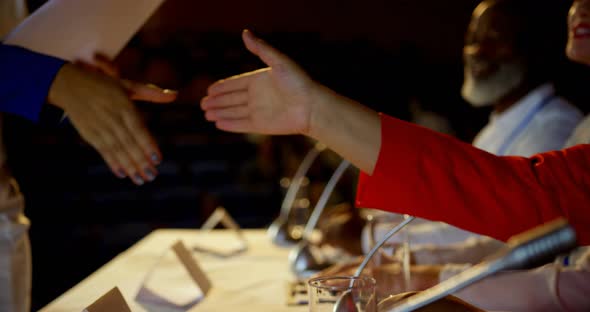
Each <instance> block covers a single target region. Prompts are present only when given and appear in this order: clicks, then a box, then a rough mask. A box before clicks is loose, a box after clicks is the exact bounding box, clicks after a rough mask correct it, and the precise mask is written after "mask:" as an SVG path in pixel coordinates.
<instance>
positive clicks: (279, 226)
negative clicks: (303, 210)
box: [267, 143, 326, 246]
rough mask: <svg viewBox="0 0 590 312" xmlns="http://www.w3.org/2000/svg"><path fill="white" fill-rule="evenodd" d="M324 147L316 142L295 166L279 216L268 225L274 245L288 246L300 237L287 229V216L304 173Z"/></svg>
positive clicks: (269, 234)
mask: <svg viewBox="0 0 590 312" xmlns="http://www.w3.org/2000/svg"><path fill="white" fill-rule="evenodd" d="M324 149H326V146H325V145H324V144H321V143H317V144H316V145H315V146H314V147H313V148H312V149H310V150H309V152H307V154H306V155H305V157H304V158H303V161H302V162H301V164H300V165H299V168H297V171H296V172H295V176H293V179H292V180H291V184H290V185H289V188H288V189H287V193H286V194H285V198H284V199H283V202H282V204H281V212H280V214H279V217H278V218H277V219H275V220H274V221H273V222H272V224H271V225H270V226H269V227H268V231H267V233H268V236H269V237H270V239H271V240H272V242H273V243H274V244H275V245H278V246H290V245H293V244H294V243H295V242H297V241H298V240H299V239H300V237H296V236H294V235H293V233H292V232H291V231H290V230H289V222H288V221H289V216H290V214H291V209H292V207H293V203H294V202H295V199H296V198H297V193H298V192H299V189H300V188H301V184H302V182H303V180H304V179H305V175H306V174H307V172H308V171H309V168H310V167H311V165H312V164H313V162H314V160H315V159H316V158H317V157H318V155H319V154H320V153H321V152H322V151H323V150H324Z"/></svg>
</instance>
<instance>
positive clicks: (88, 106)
mask: <svg viewBox="0 0 590 312" xmlns="http://www.w3.org/2000/svg"><path fill="white" fill-rule="evenodd" d="M0 62H1V63H2V65H3V66H4V65H6V67H1V68H2V74H1V75H2V84H1V86H0V110H3V111H5V112H9V113H14V114H18V115H21V116H23V117H26V118H28V119H30V120H33V121H36V120H37V119H38V115H39V113H40V111H41V108H42V106H43V105H44V103H46V102H49V103H50V104H52V105H55V106H57V107H59V108H61V109H63V110H64V111H65V112H66V114H67V115H68V116H69V118H70V120H71V121H72V124H73V125H74V127H75V128H76V130H78V132H79V133H80V135H81V136H82V138H83V139H84V140H86V141H87V142H88V143H90V145H92V146H93V147H94V148H95V149H96V150H97V151H99V153H100V154H101V156H102V157H103V159H104V160H105V161H106V162H107V164H108V165H109V167H110V168H111V170H112V171H113V173H115V174H116V175H117V176H119V177H125V176H127V177H130V178H131V179H132V180H133V182H134V183H136V184H143V183H144V182H145V181H151V180H153V179H154V178H155V176H156V174H157V171H156V170H155V165H156V164H158V163H159V162H160V160H161V153H160V151H159V149H158V147H157V145H156V144H155V141H154V140H153V138H152V136H151V135H150V134H149V132H148V131H147V129H146V128H145V126H144V124H143V121H142V120H141V118H140V116H139V113H138V111H137V110H136V109H135V107H134V105H133V103H132V102H131V100H130V98H132V99H139V100H145V101H152V102H159V103H166V102H170V101H173V100H174V99H175V98H176V94H175V93H172V92H167V91H166V90H161V89H158V88H155V87H151V86H148V85H144V84H138V83H134V82H130V81H124V80H120V79H118V78H117V77H110V76H108V75H105V74H103V73H99V72H96V71H91V70H88V69H86V68H82V67H80V66H77V65H74V64H71V63H67V62H64V61H62V60H59V59H56V58H53V57H50V56H46V55H43V54H39V53H36V52H32V51H29V50H26V49H23V48H19V47H14V46H8V45H0Z"/></svg>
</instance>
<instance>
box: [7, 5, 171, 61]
mask: <svg viewBox="0 0 590 312" xmlns="http://www.w3.org/2000/svg"><path fill="white" fill-rule="evenodd" d="M163 1H164V0H124V1H122V0H50V1H49V2H47V3H46V4H45V5H43V6H42V7H41V8H39V9H38V10H37V11H36V12H35V13H34V14H32V15H31V16H29V17H28V18H27V19H26V20H25V21H23V22H22V23H21V24H20V25H19V26H18V27H17V28H16V29H15V30H14V31H13V32H11V33H10V34H9V35H8V37H7V38H6V40H5V41H4V43H6V44H11V45H17V46H21V47H24V48H27V49H30V50H33V51H36V52H39V53H43V54H48V55H51V56H55V57H58V58H61V59H65V60H69V61H75V60H85V61H87V62H92V60H93V56H94V54H95V53H97V52H100V53H103V54H104V55H106V56H108V57H110V58H111V59H113V58H115V57H116V56H117V54H119V52H120V51H121V50H122V49H123V48H124V47H125V45H126V44H127V42H128V41H129V40H130V39H131V37H132V36H133V35H134V34H135V33H136V32H137V31H138V30H139V29H140V28H141V26H142V25H143V24H144V23H145V22H146V21H147V19H148V18H149V17H150V16H151V15H152V14H153V12H154V11H155V10H156V9H157V8H158V7H159V6H160V4H161V3H162V2H163Z"/></svg>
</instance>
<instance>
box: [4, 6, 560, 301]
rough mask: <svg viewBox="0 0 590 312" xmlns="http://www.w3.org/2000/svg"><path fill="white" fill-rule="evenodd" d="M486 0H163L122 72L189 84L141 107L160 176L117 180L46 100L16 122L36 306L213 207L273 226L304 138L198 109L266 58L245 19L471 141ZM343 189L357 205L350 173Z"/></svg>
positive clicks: (127, 53) (317, 63)
mask: <svg viewBox="0 0 590 312" xmlns="http://www.w3.org/2000/svg"><path fill="white" fill-rule="evenodd" d="M42 3H43V1H38V0H37V1H30V8H31V9H34V8H36V7H38V6H39V5H41V4H42ZM477 3H478V2H477V1H474V0H454V1H440V0H423V1H416V0H395V1H391V0H387V1H376V0H365V1H343V0H340V1H334V0H329V1H317V0H316V1H310V0H299V1H261V0H254V1H229V0H218V1H194V0H168V1H167V2H166V3H165V4H164V5H163V6H162V7H161V8H160V9H159V10H158V12H157V13H156V14H155V15H154V16H153V17H152V18H151V19H150V21H149V22H148V23H147V24H146V25H145V27H144V28H143V29H142V30H141V31H140V32H139V33H138V35H137V36H135V37H134V38H133V39H132V40H131V42H130V43H129V45H128V46H127V48H126V49H125V50H124V51H123V52H122V53H121V55H120V56H119V57H118V59H117V60H116V61H117V63H118V64H119V65H120V67H121V69H122V73H123V75H124V76H125V77H128V78H132V79H136V80H139V81H146V82H153V83H156V84H159V85H161V86H163V87H168V88H174V89H178V90H179V91H180V97H179V100H178V101H177V102H175V103H174V104H171V105H166V106H156V105H149V104H141V106H140V107H141V109H142V111H143V112H144V113H145V118H146V121H147V123H148V126H149V128H150V129H151V130H152V131H153V133H154V135H155V136H156V137H157V139H158V142H159V143H160V146H161V149H162V152H163V155H164V163H163V164H162V165H161V166H160V167H159V170H160V175H159V177H158V178H157V179H156V180H155V182H153V183H149V184H147V185H145V186H142V187H136V186H134V185H132V184H131V183H130V182H129V181H127V180H118V179H116V178H115V177H114V176H113V175H112V174H111V173H110V172H109V170H108V168H107V167H106V166H105V165H104V164H103V163H102V160H101V159H100V157H99V156H98V154H97V153H96V152H94V150H92V149H91V148H90V147H89V146H88V145H86V144H84V143H83V142H82V141H81V140H80V139H79V137H78V135H77V134H76V132H75V130H74V129H73V128H72V127H71V125H69V124H68V123H67V121H66V122H61V123H60V122H58V121H59V117H60V112H56V111H52V110H51V109H50V108H49V107H47V108H46V109H45V111H44V115H43V119H42V121H41V123H40V124H37V125H34V124H31V123H29V122H27V121H24V120H21V119H18V118H15V117H11V118H9V120H8V123H7V127H8V128H7V130H6V131H5V135H6V136H7V140H8V153H9V164H10V166H11V168H12V170H13V171H14V174H15V175H16V177H17V179H18V180H19V182H20V184H21V188H22V190H23V192H24V194H25V196H26V201H27V208H26V212H27V215H28V216H29V217H30V219H31V221H32V227H31V231H30V234H31V241H32V248H33V264H34V280H33V285H34V286H33V309H34V310H37V309H39V308H41V307H42V306H44V305H45V304H47V303H48V302H49V301H51V300H53V299H54V298H56V297H57V296H59V295H60V294H62V293H63V292H65V291H66V290H67V289H69V288H70V287H72V286H73V285H75V284H76V283H77V282H79V281H80V280H82V279H83V278H85V277H86V276H88V275H89V274H90V273H92V272H93V271H95V270H96V269H97V268H99V267H100V266H101V265H103V264H104V263H106V262H107V261H108V260H110V259H112V258H113V257H114V256H115V255H117V254H118V253H119V252H121V251H123V250H125V249H126V248H128V247H129V246H131V245H132V244H133V243H135V242H137V241H138V240H139V239H141V238H142V237H143V236H145V235H146V234H148V233H149V232H150V231H152V230H153V229H157V228H162V227H182V228H196V227H198V226H200V225H201V223H202V222H203V220H204V219H205V218H206V217H207V216H208V214H209V213H210V212H211V211H212V209H214V208H215V207H216V206H217V205H224V206H225V207H226V208H227V209H228V210H229V211H230V212H231V214H232V215H233V216H234V217H235V218H236V219H237V220H238V222H239V223H240V224H241V225H242V226H243V227H264V226H267V225H268V224H269V223H270V222H271V221H272V219H273V218H274V217H275V216H276V215H277V213H278V210H279V207H280V202H281V199H282V190H281V187H280V185H279V179H280V178H281V177H283V176H290V175H292V174H293V171H294V168H295V167H296V166H297V165H298V162H299V161H300V158H301V157H302V155H303V154H304V153H305V151H306V150H307V149H308V148H309V146H310V144H309V142H308V141H306V140H304V139H303V138H300V137H289V136H286V137H275V138H267V137H262V138H258V139H257V140H253V139H251V138H248V137H246V136H243V135H238V134H228V133H223V132H220V131H217V130H216V129H214V127H212V125H210V124H208V123H207V122H205V120H204V118H203V114H202V112H201V111H200V109H199V107H198V102H199V100H200V98H201V97H202V96H203V95H204V92H205V89H206V87H207V86H208V85H209V84H210V83H211V82H213V81H215V80H216V79H219V78H223V77H226V76H229V75H234V74H237V73H241V72H243V71H247V70H253V69H257V68H260V67H262V66H263V65H262V64H261V63H260V62H259V61H258V60H257V59H256V58H255V57H253V56H252V55H250V54H249V53H247V51H246V50H245V48H243V45H242V42H241V39H240V33H241V31H242V29H244V28H249V29H251V30H253V31H254V32H256V33H257V34H258V35H260V36H262V37H263V38H264V39H266V40H267V41H269V42H271V43H272V44H274V45H276V46H277V47H278V48H279V49H281V50H283V51H284V52H285V53H287V54H288V55H290V56H292V57H293V58H294V59H295V60H296V61H298V62H299V63H300V64H301V65H302V66H303V67H304V68H305V69H306V70H307V71H308V72H309V73H310V74H311V75H312V76H313V77H314V78H316V79H317V80H319V81H320V82H322V83H324V84H326V85H328V86H330V87H331V88H333V89H335V90H336V91H338V92H340V93H342V94H344V95H346V96H349V97H352V98H354V99H356V100H358V101H361V102H362V103H364V104H366V105H369V106H371V107H373V108H375V109H377V110H379V111H383V112H386V113H388V114H391V115H394V116H397V117H399V118H402V119H406V120H410V119H411V115H410V112H409V108H408V105H409V101H410V99H412V100H413V101H418V102H419V103H420V104H421V106H422V107H423V108H425V109H427V110H430V111H433V112H436V113H439V114H440V115H441V116H444V117H446V118H447V119H448V120H449V121H450V123H451V126H452V127H453V131H454V133H455V134H456V135H457V137H459V138H460V139H462V140H465V141H470V140H471V139H472V138H473V136H474V135H475V133H477V131H478V130H479V129H480V128H481V127H482V126H483V125H484V124H485V122H486V119H487V114H488V113H489V111H486V110H475V109H473V108H471V107H470V106H469V105H467V104H466V103H465V102H464V101H463V100H462V99H461V97H460V93H459V91H460V86H461V83H462V63H461V51H462V44H463V37H464V32H465V30H466V27H467V24H468V21H469V18H470V15H471V11H472V10H473V8H475V6H476V4H477ZM564 23H565V16H564ZM333 166H334V164H333V163H331V162H330V161H329V160H325V161H322V162H320V163H319V164H318V165H316V166H315V167H314V169H313V170H312V172H311V174H310V175H311V178H312V180H317V181H325V180H326V179H327V178H328V177H329V174H330V173H331V170H332V169H331V168H333ZM316 167H317V168H316ZM351 181H353V180H351ZM340 193H341V198H342V200H345V201H352V198H353V196H354V187H353V182H350V183H344V186H341V190H340Z"/></svg>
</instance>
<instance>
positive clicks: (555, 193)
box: [357, 115, 590, 245]
mask: <svg viewBox="0 0 590 312" xmlns="http://www.w3.org/2000/svg"><path fill="white" fill-rule="evenodd" d="M381 132H382V142H381V151H380V153H379V158H378V160H377V164H376V167H375V170H374V172H373V175H372V176H369V175H367V174H364V173H363V174H361V177H360V179H359V185H358V192H357V206H359V207H367V208H376V209H381V210H387V211H392V212H398V213H407V214H410V215H413V216H417V217H422V218H426V219H431V220H438V221H444V222H447V223H449V224H452V225H455V226H457V227H460V228H463V229H466V230H468V231H472V232H476V233H480V234H484V235H488V236H491V237H494V238H496V239H500V240H504V241H505V240H507V239H508V238H509V237H510V236H512V235H515V234H518V233H520V232H523V231H525V230H528V229H530V228H532V227H534V226H537V225H539V224H542V223H544V222H547V221H551V220H553V219H554V218H557V217H559V216H563V217H566V218H567V219H568V220H569V222H570V224H571V225H572V226H573V227H574V228H575V229H576V232H577V234H578V243H579V244H581V245H589V244H590V145H578V146H575V147H572V148H569V149H565V150H562V151H553V152H548V153H543V154H538V155H535V156H532V157H530V158H525V157H498V156H495V155H492V154H490V153H487V152H485V151H482V150H480V149H477V148H475V147H473V146H471V145H470V144H466V143H463V142H460V141H458V140H456V139H454V138H452V137H449V136H446V135H443V134H439V133H436V132H433V131H430V130H428V129H425V128H422V127H419V126H416V125H413V124H410V123H407V122H404V121H401V120H398V119H395V118H392V117H389V116H386V115H381Z"/></svg>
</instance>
